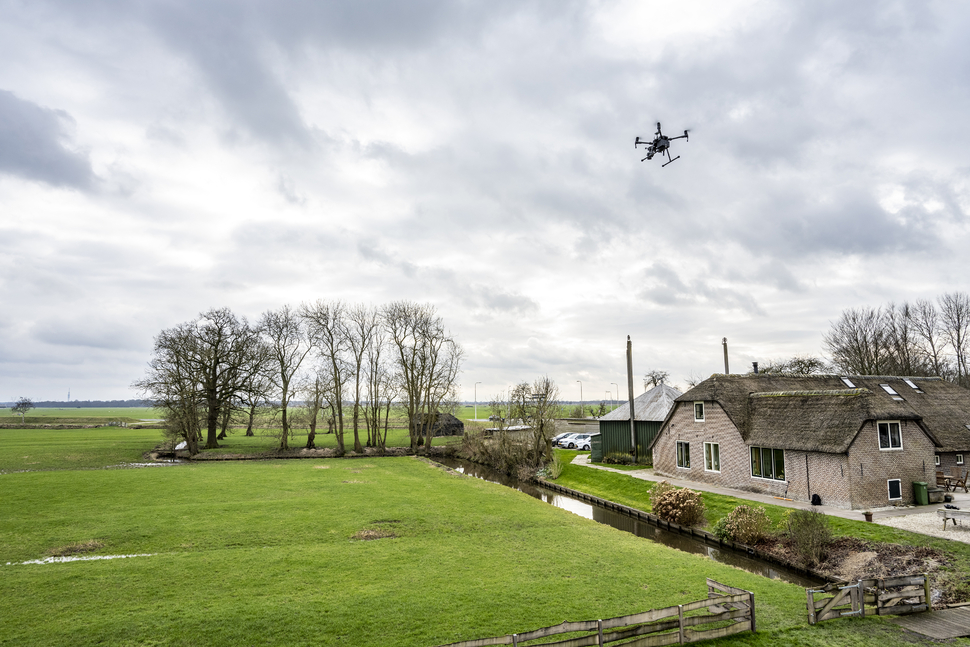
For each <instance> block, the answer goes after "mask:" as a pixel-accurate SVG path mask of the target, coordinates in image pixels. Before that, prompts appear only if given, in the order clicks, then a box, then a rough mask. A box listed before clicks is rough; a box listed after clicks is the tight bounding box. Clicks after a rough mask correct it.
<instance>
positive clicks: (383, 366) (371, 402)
mask: <svg viewBox="0 0 970 647" xmlns="http://www.w3.org/2000/svg"><path fill="white" fill-rule="evenodd" d="M378 323H380V322H379V321H378ZM388 351H389V348H388V338H387V331H386V330H385V329H384V327H383V326H381V325H378V326H377V327H376V328H374V330H373V334H372V336H371V343H370V344H368V346H367V352H366V353H365V357H364V369H365V370H364V376H365V380H366V383H367V388H366V398H367V404H366V406H365V407H364V420H365V421H366V424H367V437H368V443H372V444H373V446H375V447H378V448H379V449H380V450H381V451H383V450H384V448H385V447H386V446H387V430H388V421H389V419H390V412H391V406H392V403H393V402H394V399H395V395H396V391H395V384H396V383H397V380H396V376H395V375H394V374H393V373H392V371H391V368H390V366H391V364H390V362H389V361H388V358H387V355H388V354H389V353H388Z"/></svg>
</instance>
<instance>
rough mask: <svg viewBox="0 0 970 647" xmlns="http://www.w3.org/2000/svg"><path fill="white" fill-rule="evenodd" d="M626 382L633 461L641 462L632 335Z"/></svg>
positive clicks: (627, 346) (627, 349) (629, 343)
mask: <svg viewBox="0 0 970 647" xmlns="http://www.w3.org/2000/svg"><path fill="white" fill-rule="evenodd" d="M626 381H627V387H629V392H630V444H631V445H632V446H633V460H634V461H639V459H640V457H639V456H638V455H637V424H636V421H635V420H634V419H635V418H636V413H635V411H634V409H633V342H632V341H630V335H627V336H626Z"/></svg>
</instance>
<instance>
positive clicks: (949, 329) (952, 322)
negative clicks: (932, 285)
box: [939, 292, 970, 387]
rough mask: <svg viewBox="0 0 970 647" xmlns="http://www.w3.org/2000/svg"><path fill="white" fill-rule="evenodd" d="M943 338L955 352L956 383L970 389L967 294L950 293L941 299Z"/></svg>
mask: <svg viewBox="0 0 970 647" xmlns="http://www.w3.org/2000/svg"><path fill="white" fill-rule="evenodd" d="M939 304H940V323H941V324H942V329H943V337H944V338H945V339H946V340H947V343H948V344H949V345H950V349H951V350H952V351H953V365H954V367H955V368H956V382H957V384H960V385H962V386H967V387H970V366H968V363H970V357H968V354H970V297H968V296H967V294H966V293H965V292H948V293H946V294H944V295H942V296H941V297H940V298H939Z"/></svg>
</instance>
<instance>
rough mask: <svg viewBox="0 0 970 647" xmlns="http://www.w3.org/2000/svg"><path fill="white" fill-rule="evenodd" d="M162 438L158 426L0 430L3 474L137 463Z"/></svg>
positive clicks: (0, 460)
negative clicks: (155, 427)
mask: <svg viewBox="0 0 970 647" xmlns="http://www.w3.org/2000/svg"><path fill="white" fill-rule="evenodd" d="M161 440H162V435H161V432H160V431H159V430H158V429H130V428H126V427H98V428H96V429H0V474H3V473H5V472H15V471H21V470H53V469H91V468H100V467H104V466H106V465H117V464H119V463H137V462H139V461H141V460H143V459H142V455H143V454H144V453H145V451H146V450H149V449H151V448H152V447H154V446H155V445H157V444H158V443H159V442H161ZM0 488H2V486H0ZM0 492H2V489H0Z"/></svg>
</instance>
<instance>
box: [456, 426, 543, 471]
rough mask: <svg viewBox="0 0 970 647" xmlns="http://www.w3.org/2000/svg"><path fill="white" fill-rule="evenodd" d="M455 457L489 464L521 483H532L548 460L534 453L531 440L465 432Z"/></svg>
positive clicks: (501, 434) (539, 452)
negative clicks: (540, 467)
mask: <svg viewBox="0 0 970 647" xmlns="http://www.w3.org/2000/svg"><path fill="white" fill-rule="evenodd" d="M543 449H544V447H543ZM458 455H459V456H460V457H461V458H464V459H466V460H470V461H472V462H474V463H480V464H482V465H488V466H489V467H491V468H493V469H496V470H498V471H499V472H502V473H503V474H508V475H509V476H514V477H516V478H518V479H519V480H520V481H530V480H532V479H533V478H534V477H535V475H536V472H537V471H538V469H539V466H541V465H542V464H543V463H544V462H545V460H546V458H547V457H546V456H545V455H544V452H542V451H537V450H536V448H535V447H534V446H533V444H532V442H531V441H529V442H526V441H522V440H519V439H516V438H513V437H512V436H511V435H510V434H508V433H498V434H495V436H486V435H485V434H484V433H474V432H469V433H466V434H465V436H464V437H463V438H462V443H461V448H460V449H459V450H458Z"/></svg>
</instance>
